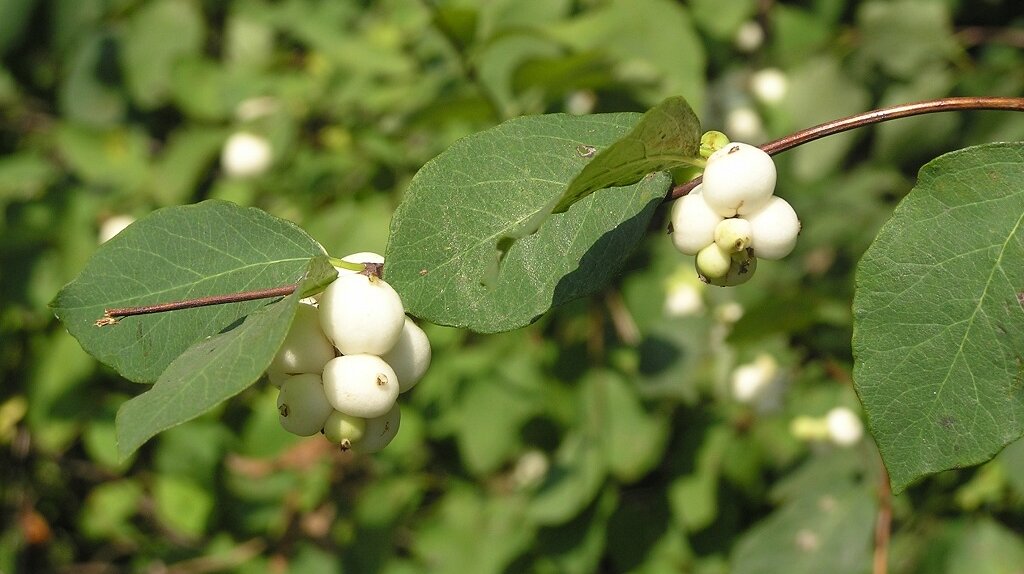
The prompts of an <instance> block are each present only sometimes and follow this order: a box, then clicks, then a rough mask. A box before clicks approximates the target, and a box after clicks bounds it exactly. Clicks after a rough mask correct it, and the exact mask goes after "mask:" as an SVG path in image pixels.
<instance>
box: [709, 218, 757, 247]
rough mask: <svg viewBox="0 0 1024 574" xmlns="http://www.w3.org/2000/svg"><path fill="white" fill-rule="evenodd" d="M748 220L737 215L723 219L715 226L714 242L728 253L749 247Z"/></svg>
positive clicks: (749, 231)
mask: <svg viewBox="0 0 1024 574" xmlns="http://www.w3.org/2000/svg"><path fill="white" fill-rule="evenodd" d="M750 235H751V229H750V222H749V221H747V220H746V219H741V218H738V217H734V218H730V219H723V220H722V222H721V223H719V224H718V226H717V227H715V243H717V244H718V246H719V247H720V248H722V250H724V251H727V252H729V253H735V252H737V251H743V250H744V249H746V248H747V247H750Z"/></svg>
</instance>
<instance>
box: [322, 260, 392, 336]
mask: <svg viewBox="0 0 1024 574" xmlns="http://www.w3.org/2000/svg"><path fill="white" fill-rule="evenodd" d="M320 325H321V327H322V328H323V330H324V333H325V334H326V335H327V337H328V338H329V339H330V340H331V341H333V342H334V346H335V347H337V348H338V350H339V351H341V352H342V353H344V354H346V355H353V354H359V353H369V354H372V355H380V354H383V353H385V352H387V351H388V350H389V349H391V347H394V346H395V343H397V342H398V338H399V336H401V334H402V327H403V326H404V325H405V309H404V308H403V307H402V299H401V297H399V296H398V293H397V292H395V290H394V289H392V288H391V286H390V285H388V284H387V282H386V281H384V280H383V279H380V278H377V277H373V278H371V277H368V276H366V275H361V274H358V273H341V274H339V275H338V278H337V279H336V280H335V281H334V282H333V283H331V284H330V285H328V286H327V290H326V291H324V293H323V295H322V296H321V297H320Z"/></svg>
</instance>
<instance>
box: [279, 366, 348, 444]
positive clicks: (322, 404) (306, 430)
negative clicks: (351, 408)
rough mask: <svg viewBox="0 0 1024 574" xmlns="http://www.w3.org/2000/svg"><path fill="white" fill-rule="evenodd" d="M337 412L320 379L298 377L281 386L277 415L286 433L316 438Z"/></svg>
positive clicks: (305, 376)
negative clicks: (332, 413)
mask: <svg viewBox="0 0 1024 574" xmlns="http://www.w3.org/2000/svg"><path fill="white" fill-rule="evenodd" d="M333 410H334V409H332V408H331V405H330V404H329V403H328V402H327V397H326V396H325V395H324V387H323V385H322V384H321V383H320V376H319V375H314V374H304V375H295V376H293V377H288V378H287V379H285V381H284V383H282V384H281V393H280V394H279V395H278V396H277V412H278V420H280V421H281V426H282V427H284V430H286V431H288V432H290V433H293V434H297V435H299V436H311V435H314V434H316V433H318V432H320V429H322V428H323V427H324V422H325V421H326V420H327V417H328V416H330V414H331V411H333Z"/></svg>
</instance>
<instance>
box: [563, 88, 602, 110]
mask: <svg viewBox="0 0 1024 574" xmlns="http://www.w3.org/2000/svg"><path fill="white" fill-rule="evenodd" d="M595 105H597V94H595V93H594V92H592V91H590V90H576V91H573V92H571V93H570V94H569V97H567V98H566V99H565V111H566V113H568V114H572V115H574V116H585V115H587V114H589V113H591V112H593V111H594V106H595Z"/></svg>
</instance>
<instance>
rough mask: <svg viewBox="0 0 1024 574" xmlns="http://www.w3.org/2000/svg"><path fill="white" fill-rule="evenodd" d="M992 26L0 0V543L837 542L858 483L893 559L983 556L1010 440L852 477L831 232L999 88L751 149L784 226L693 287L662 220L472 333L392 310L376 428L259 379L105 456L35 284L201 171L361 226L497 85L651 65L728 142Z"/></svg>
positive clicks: (994, 531)
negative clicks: (371, 441)
mask: <svg viewBox="0 0 1024 574" xmlns="http://www.w3.org/2000/svg"><path fill="white" fill-rule="evenodd" d="M1022 49H1024V7H1022V6H1021V4H1020V2H1019V0H979V1H968V0H905V1H898V2H887V1H881V0H873V1H866V2H856V1H844V0H805V1H802V2H792V3H790V2H785V3H783V2H772V1H771V0H764V1H760V2H756V1H755V0H694V1H690V2H678V1H671V0H618V1H612V0H609V1H600V0H577V1H575V2H570V1H568V0H451V1H432V0H421V1H413V0H390V1H378V2H370V1H365V0H364V1H355V0H333V1H332V0H281V1H276V2H271V1H243V0H236V1H234V2H221V1H216V0H152V1H141V0H2V1H0V209H2V214H3V217H2V218H0V238H2V239H0V339H2V346H0V377H2V380H3V383H2V386H0V573H2V574H9V573H14V572H32V573H35V572H64V573H83V574H84V573H89V574H92V573H97V574H99V573H107V572H128V571H132V572H147V573H165V572H173V573H178V574H194V573H203V572H239V573H242V572H244V573H264V572H266V573H279V572H302V573H313V574H318V573H321V572H322V573H334V572H387V573H395V574H397V573H407V572H409V573H411V572H443V573H462V572H466V573H475V574H487V573H490V572H541V573H546V572H551V573H556V572H557V573H561V572H567V573H572V572H580V573H584V572H645V573H660V572H695V573H707V574H711V573H724V572H737V573H755V572H766V573H767V572H791V573H792V572H807V573H820V572H831V573H832V574H843V573H851V574H854V573H865V572H870V571H871V561H872V553H873V538H874V523H875V518H876V514H877V510H878V508H879V504H880V501H881V503H882V507H883V508H888V507H889V506H890V505H891V511H892V515H893V533H892V538H891V546H890V549H889V552H888V562H889V565H890V571H891V572H897V573H918V572H920V573H924V572H950V573H952V572H957V573H961V572H979V573H1006V574H1013V573H1017V574H1019V573H1020V572H1022V571H1024V570H1022V568H1024V567H1022V564H1024V539H1022V537H1021V536H1020V532H1021V531H1022V530H1024V445H1022V444H1021V443H1017V444H1015V445H1011V446H1010V447H1008V448H1007V449H1006V450H1005V451H1004V452H1003V453H1002V454H1000V455H999V456H998V457H997V458H996V459H995V460H994V461H993V462H990V463H988V464H985V465H983V466H981V467H978V468H974V469H967V470H963V471H958V472H948V473H943V474H941V475H938V476H936V477H933V478H930V479H927V480H925V481H923V482H922V483H921V484H919V485H917V486H915V487H913V488H912V489H911V490H910V491H909V492H908V493H906V494H904V495H901V496H898V497H895V498H893V499H891V500H889V499H887V498H885V497H884V496H883V497H882V498H879V496H878V492H879V484H880V483H881V482H883V481H882V480H881V479H882V478H883V476H882V474H881V467H880V463H879V458H878V455H877V452H876V450H875V449H874V446H873V444H872V443H871V441H870V438H869V437H868V436H863V437H862V436H861V435H860V434H859V433H858V432H857V431H858V423H857V420H858V418H859V417H860V414H859V411H858V406H857V400H856V396H855V395H854V392H853V390H852V386H851V381H850V371H851V356H850V336H851V316H850V302H851V297H852V290H853V279H852V274H853V270H854V268H855V265H856V262H857V260H858V258H859V257H860V255H861V254H862V253H863V251H864V249H865V248H866V247H867V245H868V244H869V242H870V241H871V238H872V237H873V234H874V232H875V230H876V229H877V228H878V227H879V226H880V225H881V223H882V222H883V221H884V220H885V218H886V216H887V215H888V213H889V212H890V211H891V209H892V207H893V206H894V205H895V203H896V202H897V201H898V200H899V198H900V197H902V195H903V194H905V193H906V192H907V191H908V190H909V189H910V187H912V185H913V177H914V173H915V172H916V170H917V169H918V168H919V167H920V166H921V164H922V163H923V162H925V161H927V160H928V159H930V158H932V157H934V156H936V155H938V154H939V153H942V152H944V151H948V150H951V149H956V148H958V147H963V146H965V145H969V144H973V143H980V142H987V141H998V140H1021V139H1024V119H1022V118H1021V117H1015V116H1014V115H1012V114H1008V113H992V112H986V113H969V114H968V113H964V114H946V115H937V116H929V117H923V118H915V119H910V120H903V121H900V122H895V123H891V124H887V125H884V126H879V127H877V128H872V129H867V130H861V131H859V132H857V133H853V134H848V135H843V136H839V137H834V138H830V139H829V140H827V141H823V142H819V143H815V144H811V145H808V146H805V147H803V148H800V149H798V150H796V151H792V152H789V153H786V154H784V155H783V156H780V157H779V158H778V164H779V169H780V182H779V187H778V193H779V194H780V195H783V196H784V197H786V198H787V199H789V200H790V202H791V203H793V204H794V206H795V207H796V208H797V210H798V212H800V213H801V214H802V216H803V218H804V222H805V228H804V233H803V235H802V239H801V242H800V244H799V245H798V247H797V250H796V252H795V254H794V255H793V256H792V257H790V258H789V259H787V260H786V261H784V262H766V264H763V265H761V266H760V267H759V269H758V273H757V276H756V277H755V279H754V280H753V281H752V282H751V283H750V284H748V285H746V286H744V287H742V288H738V289H731V290H720V289H705V288H703V287H702V286H701V285H700V284H699V283H697V282H695V281H694V276H693V275H694V274H693V271H692V260H691V259H689V258H686V257H682V256H679V255H678V254H677V253H675V252H674V251H673V250H672V249H671V246H670V245H669V241H668V240H667V239H666V238H665V237H664V234H663V229H664V227H663V223H664V222H663V219H664V218H663V217H662V218H660V221H659V222H658V227H657V228H654V229H652V233H651V237H650V241H649V242H648V243H647V244H646V245H645V246H644V248H643V249H642V250H641V252H639V253H637V254H636V256H635V258H634V260H633V263H632V264H631V266H630V267H631V268H630V269H629V270H628V272H627V273H626V274H625V275H624V276H623V278H622V280H621V282H620V283H619V284H617V285H615V286H614V287H613V288H611V289H609V290H608V291H607V292H605V293H603V294H602V295H601V296H597V297H593V298H591V299H589V300H585V301H579V302H577V303H574V304H571V305H569V306H567V307H566V308H563V309H560V310H558V311H556V312H554V313H551V314H549V315H548V316H546V317H544V318H543V319H541V320H540V321H539V322H538V323H537V324H535V325H533V326H531V327H528V328H525V329H521V330H519V331H516V332H512V333H508V334H504V335H494V336H479V335H474V334H471V333H466V332H461V331H457V330H453V329H447V328H440V327H432V326H427V329H428V333H429V335H430V336H431V339H432V342H433V345H434V352H435V359H434V364H433V366H432V368H431V370H430V372H429V374H428V375H427V377H426V379H425V380H424V381H423V382H422V383H420V385H419V386H418V387H417V388H416V389H415V391H413V392H412V393H411V394H410V395H408V396H403V401H404V403H403V421H402V430H401V432H400V434H399V437H398V438H397V439H396V441H395V443H393V444H392V446H391V447H389V448H388V449H387V450H386V451H384V452H383V453H381V454H379V455H374V456H362V457H360V456H351V455H344V454H342V453H339V452H337V451H335V450H334V449H332V448H330V447H329V446H328V444H327V443H326V441H324V440H322V439H321V438H320V437H312V438H310V439H302V440H300V439H297V438H295V437H292V436H291V435H288V434H286V433H285V432H284V431H282V430H281V429H280V428H279V426H278V423H277V411H276V409H275V392H274V389H272V388H270V387H269V385H266V384H263V383H261V384H257V385H256V386H254V387H253V388H251V389H250V390H248V391H246V392H245V393H244V394H243V395H241V396H239V397H238V398H236V399H235V400H232V401H230V402H229V403H228V404H226V405H224V406H223V408H220V409H218V410H217V411H216V412H214V413H211V414H210V415H208V416H204V417H202V418H201V419H199V420H196V421H194V422H191V423H189V424H186V425H183V426H180V427H178V428H175V429H173V430H171V431H168V432H166V433H164V434H162V435H160V436H159V437H158V438H157V439H155V440H153V441H151V442H150V443H149V444H148V445H146V446H145V447H144V448H143V449H142V450H141V451H140V453H139V454H138V455H137V456H135V457H134V458H132V459H131V460H129V461H128V462H126V463H123V464H122V463H119V462H118V461H117V457H116V454H115V447H114V432H113V421H114V414H115V412H116V409H117V407H118V405H119V404H120V403H121V402H122V401H124V400H125V399H126V398H128V397H131V396H134V395H135V394H137V393H139V392H141V391H142V390H144V389H143V388H140V387H139V386H138V385H134V384H132V383H129V382H126V381H124V380H123V379H121V378H119V377H118V375H117V374H116V373H114V372H112V371H111V370H110V369H108V368H106V367H104V366H102V365H99V364H97V363H96V362H95V361H94V360H93V359H91V358H90V357H89V356H87V355H86V354H85V353H84V352H83V351H82V350H81V349H80V348H79V346H78V344H77V343H76V342H75V341H74V340H73V339H72V338H71V337H70V336H69V335H67V334H66V332H65V331H64V330H63V329H62V328H61V326H60V325H59V324H57V323H56V321H55V320H54V319H53V317H52V315H51V313H50V312H48V310H47V307H46V304H47V302H48V301H49V300H50V299H51V298H52V297H53V295H54V294H55V293H56V292H57V290H58V289H59V288H60V287H61V286H62V285H63V284H64V283H66V282H67V281H69V280H70V279H71V278H73V277H74V276H75V274H76V273H77V272H78V271H79V270H80V269H81V268H82V267H83V265H84V264H85V261H86V259H87V258H88V257H89V256H90V254H91V253H92V252H93V251H94V250H95V249H96V247H97V245H98V244H99V242H100V241H101V239H102V237H103V236H104V235H109V234H112V233H114V232H116V230H117V229H118V228H119V226H123V225H124V224H125V223H126V222H127V221H130V220H131V218H138V217H141V216H144V215H146V214H147V213H149V212H151V211H152V210H154V209H157V208H159V207H163V206H169V205H179V204H184V203H190V202H195V201H199V200H202V199H206V198H222V199H227V200H231V201H234V202H237V203H240V204H243V205H253V206H258V207H260V208H263V209H265V210H267V211H269V212H271V213H273V214H275V215H278V216H281V217H285V218H288V219H291V220H293V221H295V222H297V223H298V224H299V225H301V226H303V227H304V228H305V229H306V230H308V231H309V232H310V233H311V234H312V235H313V236H315V237H316V238H317V239H318V240H320V241H321V242H322V243H323V244H324V245H325V246H326V247H327V248H328V250H329V251H330V252H331V253H332V254H334V255H338V256H341V255H345V254H346V253H349V252H352V251H363V250H376V251H383V250H384V248H385V246H386V241H387V232H388V222H389V218H390V214H391V212H392V210H393V209H394V207H395V205H397V203H398V202H399V201H401V197H402V193H403V190H404V188H405V186H406V184H407V183H408V181H409V179H410V178H411V177H412V175H413V174H414V173H415V172H416V170H417V169H418V168H419V167H420V166H421V165H423V163H424V162H426V161H427V160H429V159H430V158H431V157H433V156H435V155H436V154H438V153H440V152H441V151H443V150H444V149H445V148H446V147H447V146H448V145H449V144H451V143H452V142H453V141H454V140H455V139H457V138H459V137H462V136H465V135H467V134H470V133H473V132H475V131H479V130H482V129H486V128H487V127H490V126H493V125H495V124H496V123H498V122H500V121H502V120H503V119H507V118H509V117H512V116H516V115H521V114H536V113H548V112H568V113H575V114H580V113H591V112H605V111H642V110H644V109H645V108H646V107H648V106H650V105H653V104H654V103H656V102H658V101H659V100H660V99H661V98H663V97H666V96H669V95H675V94H682V95H685V96H686V97H687V98H688V99H689V100H690V102H691V103H692V104H693V105H694V107H695V108H696V109H697V110H698V112H699V113H700V115H701V117H702V120H703V121H704V127H705V128H706V129H720V130H724V131H726V132H727V133H729V134H730V136H732V137H733V139H736V140H741V141H748V142H752V143H760V142H763V141H767V140H768V139H771V138H773V137H777V136H780V135H783V134H786V133H788V132H790V131H793V130H794V129H798V128H801V127H805V126H808V125H811V124H814V123H817V122H820V121H824V120H827V119H831V118H834V117H838V116H842V115H846V114H850V113H854V112H858V111H863V110H866V109H870V108H872V107H877V106H882V105H889V104H894V103H900V102H907V101H913V100H919V99H925V98H934V97H941V96H945V95H1016V96H1019V95H1022V94H1024V53H1022ZM239 134H247V135H243V136H242V137H241V138H239V137H238V135H239ZM232 141H234V142H235V143H234V144H229V142H232ZM239 142H241V143H239ZM835 409H847V410H835ZM829 413H832V416H831V417H827V415H828V414H829ZM836 413H842V414H839V415H837V414H836ZM851 415H852V416H851ZM844 417H845V418H844ZM850 419H852V420H850ZM829 421H831V422H832V425H831V426H830V425H829V424H828V423H829Z"/></svg>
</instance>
